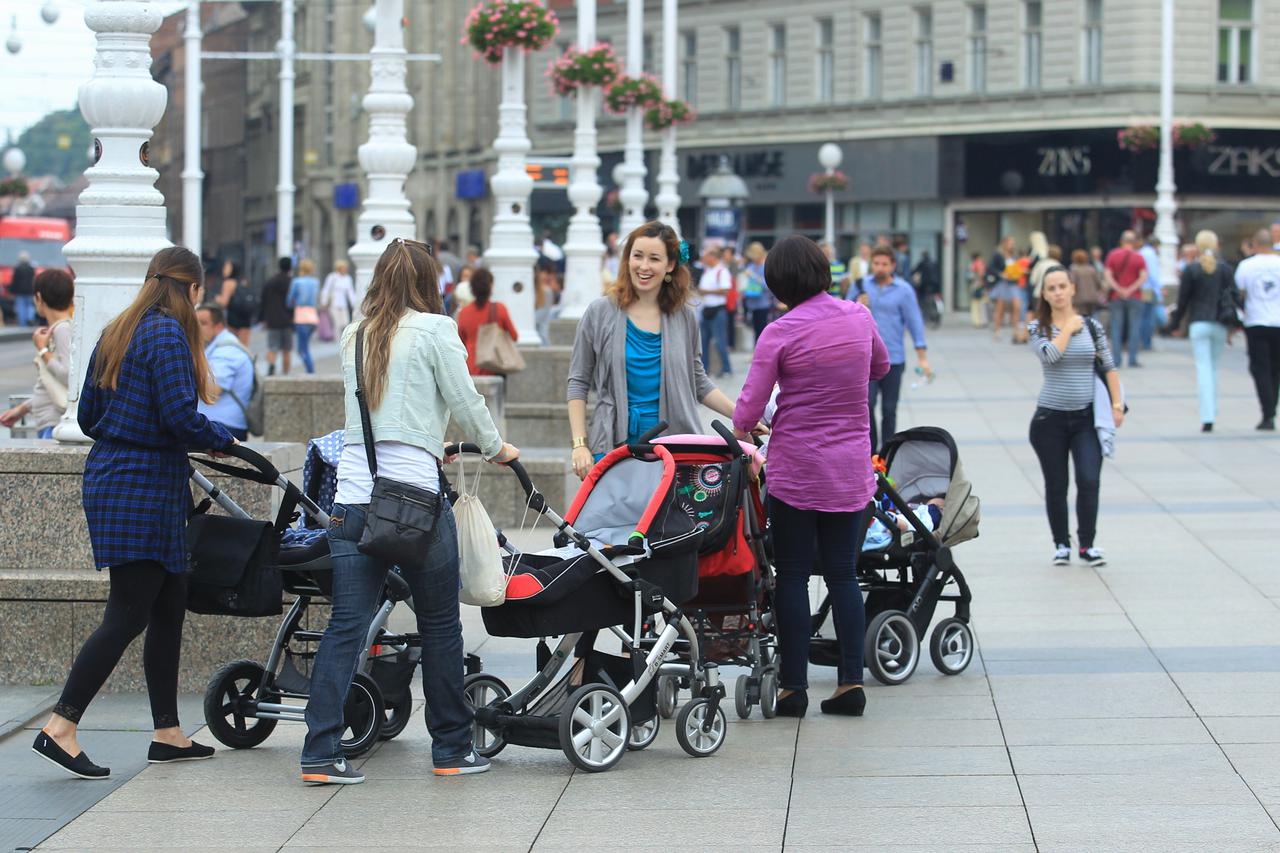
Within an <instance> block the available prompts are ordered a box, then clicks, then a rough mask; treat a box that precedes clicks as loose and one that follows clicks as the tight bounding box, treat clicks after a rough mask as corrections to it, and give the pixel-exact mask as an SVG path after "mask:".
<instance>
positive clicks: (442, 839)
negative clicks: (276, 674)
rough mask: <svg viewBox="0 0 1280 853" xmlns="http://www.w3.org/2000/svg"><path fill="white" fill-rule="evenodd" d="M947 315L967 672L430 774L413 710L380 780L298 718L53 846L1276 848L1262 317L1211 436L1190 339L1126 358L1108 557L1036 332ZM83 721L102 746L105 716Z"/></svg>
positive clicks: (1276, 722)
mask: <svg viewBox="0 0 1280 853" xmlns="http://www.w3.org/2000/svg"><path fill="white" fill-rule="evenodd" d="M948 323H949V325H948V327H947V328H946V329H944V330H942V331H939V332H931V333H930V340H931V349H930V357H931V361H932V362H933V364H934V366H935V368H936V369H937V371H938V378H937V381H936V382H934V383H932V384H927V385H926V384H920V385H919V386H918V387H913V385H912V380H911V379H910V373H909V374H908V377H909V378H908V381H907V383H906V384H907V386H908V387H904V389H903V396H904V399H903V404H902V408H901V412H900V421H899V425H900V426H902V427H906V426H911V425H918V424H932V425H939V426H943V427H945V428H947V429H948V430H950V431H951V433H952V434H953V435H954V436H955V438H956V440H957V443H958V444H959V447H960V452H961V456H962V458H963V459H964V463H965V467H966V469H967V472H968V474H969V476H970V479H971V480H972V481H973V483H974V486H975V488H976V490H977V493H978V494H979V495H980V496H981V498H982V500H983V520H982V527H981V536H980V537H979V538H978V539H976V540H974V541H972V542H969V543H966V544H964V545H962V546H960V547H959V548H958V549H957V550H956V554H955V556H956V560H957V562H958V563H959V565H960V566H961V567H962V569H963V570H964V572H965V573H966V575H967V577H968V578H969V581H970V583H971V585H972V587H973V595H974V603H973V626H974V629H975V632H976V635H977V639H978V642H979V645H980V654H979V655H977V656H976V658H975V660H974V661H973V664H972V665H971V666H970V667H969V669H968V670H967V671H966V672H964V673H963V674H961V675H959V676H955V677H944V676H941V675H939V674H938V673H937V672H936V671H935V670H934V669H933V667H932V666H931V665H930V663H929V662H928V660H927V656H926V659H925V660H924V661H923V662H922V663H921V665H920V668H919V670H918V671H917V672H916V674H915V676H914V677H913V678H912V679H911V680H910V681H909V682H907V683H906V684H904V685H902V686H898V687H884V686H881V685H879V684H877V683H875V682H871V683H870V684H869V685H868V701H867V711H866V716H865V717H863V718H861V719H847V718H829V717H824V716H823V715H822V714H821V713H819V712H818V710H817V707H816V706H817V701H816V700H817V699H819V698H821V697H823V696H825V695H826V694H827V693H828V692H829V691H830V690H831V689H832V687H833V686H834V684H835V674H834V671H833V670H829V669H818V668H815V669H814V670H813V671H812V673H811V694H812V697H813V700H814V701H813V704H812V706H811V710H810V714H809V716H808V717H806V718H805V719H803V720H794V719H775V720H770V721H765V720H762V719H761V718H760V716H759V712H758V710H757V712H756V713H755V715H754V716H753V717H752V718H751V719H750V720H746V721H739V720H737V719H736V718H734V717H733V715H732V713H730V717H731V718H732V719H731V724H730V726H729V731H728V736H727V739H726V742H725V745H724V747H723V748H722V749H721V750H720V752H719V753H718V754H716V755H715V756H713V757H710V758H705V759H694V758H689V757H687V756H686V755H685V754H684V753H683V752H682V751H681V749H680V748H679V746H678V745H677V744H676V740H675V736H674V731H673V729H674V726H670V725H668V726H666V727H664V729H663V730H662V731H661V732H660V734H659V736H658V739H657V742H656V743H655V744H654V745H653V746H652V747H650V748H649V749H648V750H646V751H644V752H638V753H629V754H627V755H626V756H625V757H624V759H623V760H622V762H621V763H620V764H619V765H618V766H617V767H616V768H615V769H613V770H612V771H610V772H608V773H604V774H596V775H593V774H586V773H582V772H575V771H574V770H573V769H572V767H571V765H570V764H569V762H568V761H567V760H566V759H565V757H564V756H563V755H562V754H560V753H559V752H558V751H555V752H553V751H539V750H532V749H526V748H520V747H509V748H507V749H506V750H505V751H504V752H503V753H502V754H501V755H500V756H498V758H497V759H495V761H494V769H493V772H491V773H489V774H486V775H482V776H475V777H471V778H461V779H444V780H441V779H435V778H432V777H431V775H430V769H429V768H430V753H429V741H428V737H427V733H426V729H425V726H424V725H423V723H422V721H421V717H420V716H419V717H416V718H415V719H414V721H413V722H412V723H411V724H410V726H409V728H408V729H407V730H406V731H405V732H404V733H403V734H402V735H401V736H400V737H399V738H397V739H395V740H394V741H390V742H388V743H384V744H382V745H380V746H379V747H378V748H377V749H376V750H375V751H374V752H373V753H372V754H370V755H369V756H367V757H366V758H365V759H363V760H362V761H361V762H359V763H360V765H361V766H362V767H363V769H364V771H365V773H366V774H367V776H368V782H367V783H366V784H364V785H360V786H355V787H350V788H308V787H304V786H302V785H301V784H300V783H299V781H298V765H297V761H298V753H299V747H300V744H301V740H302V734H303V731H302V728H301V727H299V726H296V725H288V724H282V725H281V726H280V727H279V728H277V730H276V732H275V733H274V734H273V735H272V736H271V737H270V738H269V739H268V740H267V741H266V743H265V744H263V745H262V746H260V747H258V748H256V749H253V750H248V751H242V752H236V751H231V750H226V749H222V750H220V751H219V752H218V755H217V756H216V758H215V759H214V760H212V761H206V762H200V763H195V764H186V765H175V766H156V767H149V768H147V769H144V770H142V771H141V772H140V773H138V774H137V775H136V776H134V777H133V778H132V779H131V780H129V781H127V782H126V783H125V784H123V785H121V786H119V787H118V788H117V789H115V790H114V791H111V792H110V794H109V795H108V796H106V797H105V798H103V799H102V800H101V801H100V802H98V803H97V804H96V805H94V806H92V808H89V809H88V810H87V811H85V812H84V813H83V814H82V815H81V816H80V817H79V818H77V819H75V820H73V821H71V822H70V823H69V824H68V825H67V826H65V828H63V829H62V830H61V831H59V832H57V833H56V834H54V835H52V837H50V838H48V840H47V841H45V842H44V843H43V844H42V845H40V849H42V850H43V849H49V850H56V849H75V850H86V849H108V848H117V847H128V848H130V849H134V850H150V849H163V848H179V847H180V848H185V849H188V850H205V849H209V850H215V849H216V850H246V851H247V850H254V851H258V850H261V851H275V850H323V849H334V850H337V849H353V848H364V849H376V850H403V849H415V848H442V849H449V850H483V851H490V850H491V851H534V853H549V851H568V850H575V851H576V850H581V849H592V850H602V851H607V850H619V851H621V850H626V851H645V850H655V851H656V850H670V849H673V848H675V847H677V846H679V847H687V848H688V849H694V850H709V851H735V853H736V852H737V851H778V850H783V849H785V850H795V851H807V850H813V851H817V850H830V851H836V850H840V851H850V850H891V851H908V850H961V851H979V850H1008V851H1015V850H1017V851H1024V850H1025V851H1031V850H1044V851H1049V850H1088V851H1095V850H1161V851H1178V850H1187V851H1192V850H1194V851H1258V850H1280V829H1278V828H1277V821H1280V573H1278V572H1277V565H1276V559H1275V556H1274V554H1275V550H1276V546H1275V541H1276V540H1275V536H1276V529H1277V527H1278V526H1280V525H1278V524H1277V520H1276V516H1277V513H1280V501H1278V500H1277V495H1276V492H1277V488H1280V487H1278V486H1277V483H1280V439H1277V438H1276V437H1275V436H1274V435H1268V434H1259V433H1256V432H1254V430H1253V425H1254V423H1255V422H1256V421H1257V420H1258V411H1257V405H1256V402H1255V400H1254V395H1253V390H1252V385H1251V383H1250V381H1249V378H1248V375H1247V372H1246V370H1245V362H1244V353H1243V342H1242V341H1238V342H1237V344H1236V346H1235V347H1232V348H1231V349H1229V350H1228V352H1227V355H1226V358H1225V364H1224V367H1223V370H1222V376H1221V380H1222V382H1221V396H1220V402H1221V408H1222V410H1221V413H1220V415H1219V418H1218V424H1217V428H1216V430H1215V432H1214V433H1213V434H1211V435H1201V434H1200V432H1199V418H1198V416H1197V411H1196V403H1195V399H1196V397H1195V383H1194V373H1193V368H1192V361H1191V357H1190V352H1189V349H1188V345H1187V344H1186V343H1185V342H1184V341H1160V342H1158V343H1157V346H1158V351H1157V352H1154V353H1149V354H1146V357H1145V366H1144V367H1143V368H1142V369H1140V370H1132V371H1126V372H1125V375H1124V381H1125V383H1126V385H1127V388H1128V392H1129V396H1130V402H1131V406H1132V411H1131V413H1130V416H1129V420H1128V422H1127V423H1126V425H1125V426H1124V428H1123V429H1122V430H1121V432H1120V436H1119V441H1118V446H1117V456H1116V458H1115V459H1114V460H1109V461H1108V462H1107V464H1106V465H1105V467H1104V470H1103V477H1102V515H1101V522H1100V534H1099V543H1098V544H1099V545H1100V546H1102V547H1103V548H1105V550H1106V552H1107V558H1108V561H1109V564H1108V565H1107V566H1106V567H1105V568H1101V569H1097V570H1093V569H1088V568H1084V567H1082V566H1080V565H1079V564H1078V563H1077V564H1073V565H1072V566H1070V567H1066V568H1055V567H1052V566H1051V565H1049V557H1050V556H1051V552H1052V545H1053V543H1052V541H1051V538H1050V535H1049V532H1048V528H1047V523H1046V521H1045V518H1044V512H1043V508H1042V481H1041V477H1040V473H1039V469H1038V466H1037V464H1036V461H1035V457H1034V455H1033V453H1032V451H1031V448H1030V447H1029V445H1028V443H1027V426H1028V422H1029V419H1030V416H1031V412H1032V409H1033V408H1034V399H1035V394H1036V391H1037V389H1038V387H1039V367H1038V366H1037V363H1036V361H1035V359H1034V358H1033V356H1032V355H1031V354H1030V353H1029V352H1028V351H1027V348H1026V347H1014V346H1010V344H1009V343H1008V341H1007V339H1006V340H1004V341H1000V342H992V340H991V336H990V334H989V333H988V332H986V331H975V330H971V329H969V328H968V327H967V323H966V322H965V318H960V317H952V318H948ZM745 367H746V357H745V356H744V357H742V360H741V362H740V363H737V364H735V368H736V370H737V375H738V377H741V375H742V373H743V372H745ZM832 367H833V369H836V368H838V366H836V365H833V366H832ZM512 381H519V380H518V378H517V379H513V380H512ZM814 439H815V441H821V440H822V439H823V437H822V436H815V437H814ZM544 527H545V525H544ZM542 532H543V533H545V530H544V531H542ZM546 539H547V537H546V536H541V537H540V536H539V535H538V531H535V532H534V533H533V534H522V535H520V536H519V537H518V541H520V542H522V543H525V544H527V545H530V546H532V545H533V543H534V540H537V541H539V542H541V543H545V542H546ZM814 594H815V596H816V595H817V594H818V591H817V590H816V589H815V591H814ZM465 610H466V613H465V615H464V626H465V631H466V637H467V643H468V648H470V649H472V650H474V651H476V652H478V653H479V654H480V655H481V656H482V657H483V658H484V660H485V664H486V669H490V670H492V671H494V672H496V673H497V674H498V675H500V676H502V677H504V678H505V679H507V681H508V683H522V682H523V680H525V679H526V678H528V676H529V675H530V673H531V670H532V668H533V642H532V641H523V640H507V639H503V640H499V639H486V638H485V636H484V633H483V627H482V625H481V621H480V618H479V613H478V612H477V611H476V610H475V609H474V608H465ZM940 615H942V616H945V615H950V614H949V611H945V612H942V613H941V614H940ZM265 652H266V650H265V649H264V650H263V653H264V655H265ZM725 675H726V680H727V681H728V683H729V685H730V687H732V682H733V678H734V676H735V675H736V672H734V671H732V670H728V671H726V672H725ZM120 701H125V700H120ZM133 702H134V704H135V705H136V713H137V717H136V719H137V721H138V723H139V727H145V726H143V725H142V724H145V721H146V719H147V717H146V712H145V708H146V705H145V701H144V700H143V698H142V697H134V698H133ZM420 702H421V697H420V696H419V703H420ZM195 707H198V706H197V704H196V702H195V701H191V702H189V703H188V704H185V705H184V711H185V712H186V713H187V717H186V722H187V724H188V727H189V728H191V729H195V728H198V726H199V725H200V721H199V719H198V712H197V711H196V710H195ZM187 708H190V709H191V710H189V711H187V710H186V709H187ZM197 736H198V737H201V738H202V739H203V740H205V741H211V738H210V736H209V735H208V733H207V732H203V733H202V734H200V735H197ZM15 737H16V741H15V738H10V739H9V741H8V742H6V743H4V744H0V762H2V763H3V764H4V765H5V767H6V770H7V771H8V773H7V775H13V776H19V777H21V778H23V779H31V780H32V782H33V784H39V786H40V790H41V792H42V793H43V794H44V796H45V797H47V798H50V799H51V800H58V798H63V799H66V800H69V799H71V798H75V797H79V796H82V795H83V794H84V792H85V791H86V789H87V788H89V787H90V786H92V785H95V784H97V783H92V782H79V781H71V780H61V779H56V778H54V777H51V775H50V774H52V773H53V771H52V770H47V769H45V768H44V767H40V766H38V765H35V764H34V763H32V762H34V761H35V757H34V756H32V755H31V754H30V753H29V752H26V751H25V750H26V747H27V741H28V740H29V738H30V732H29V731H28V732H26V733H23V732H19V733H18V734H17V735H16V736H15ZM138 737H139V738H141V739H140V740H138V747H137V748H138V749H139V750H140V749H141V742H142V741H143V740H145V736H143V735H138ZM135 739H136V738H135ZM84 744H85V746H86V748H87V749H88V750H89V751H90V754H91V755H94V756H97V755H98V754H99V753H100V752H101V751H103V750H104V748H105V744H104V738H103V735H102V734H100V733H99V732H96V731H90V732H86V733H85V735H84Z"/></svg>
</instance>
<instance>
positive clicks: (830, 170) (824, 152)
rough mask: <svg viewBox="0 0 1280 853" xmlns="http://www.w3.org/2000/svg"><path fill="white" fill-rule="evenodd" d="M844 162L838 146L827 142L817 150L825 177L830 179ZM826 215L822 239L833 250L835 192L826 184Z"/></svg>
mask: <svg viewBox="0 0 1280 853" xmlns="http://www.w3.org/2000/svg"><path fill="white" fill-rule="evenodd" d="M842 160H844V152H843V151H841V150H840V146H839V145H836V144H835V143H834V142H828V143H826V144H824V145H823V146H822V147H821V148H819V149H818V164H819V165H821V166H822V168H824V169H826V170H827V177H831V176H832V175H834V174H835V173H836V168H837V167H839V165H840V163H841V161H842ZM826 195H827V213H826V219H825V222H824V225H823V231H822V239H823V240H825V241H826V242H827V244H828V245H829V246H831V247H832V248H833V249H834V248H835V245H836V192H835V190H834V189H833V188H832V187H831V184H830V183H828V184H827V190H826Z"/></svg>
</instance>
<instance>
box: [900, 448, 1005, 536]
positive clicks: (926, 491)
mask: <svg viewBox="0 0 1280 853" xmlns="http://www.w3.org/2000/svg"><path fill="white" fill-rule="evenodd" d="M884 454H885V464H886V466H887V468H888V476H889V479H891V480H893V483H894V487H895V489H896V490H897V492H898V494H899V495H901V496H902V499H903V500H905V501H907V502H908V503H922V502H924V501H927V500H930V499H931V498H943V499H945V501H946V506H945V507H943V509H942V520H941V521H940V522H939V523H938V529H937V531H936V533H937V535H938V538H939V539H940V540H942V544H944V545H957V544H959V543H961V542H967V541H969V540H970V539H973V538H975V537H976V536H977V535H978V522H979V520H980V518H981V501H979V500H978V496H977V495H975V494H974V493H973V485H972V484H971V483H970V482H969V480H968V479H967V478H966V477H965V475H964V466H963V465H962V464H961V463H960V453H959V452H958V451H957V450H956V442H955V439H953V438H952V437H951V433H949V432H947V431H946V430H945V429H942V428H941V427H915V428H914V429H908V430H903V431H902V432H900V433H897V434H896V435H894V436H893V438H891V439H889V440H888V441H887V442H885V451H884ZM902 509H904V510H905V507H903V508H902Z"/></svg>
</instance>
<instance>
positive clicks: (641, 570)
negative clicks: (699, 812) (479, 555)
mask: <svg viewBox="0 0 1280 853" xmlns="http://www.w3.org/2000/svg"><path fill="white" fill-rule="evenodd" d="M461 450H462V452H475V450H476V448H474V447H473V446H468V445H463V446H462V448H461ZM446 452H450V451H446ZM676 482H677V466H676V462H675V459H674V458H673V455H672V453H671V451H670V450H668V449H667V448H666V447H663V446H662V445H660V444H636V445H631V446H625V445H624V446H621V447H618V448H615V449H614V450H613V451H612V452H610V453H609V454H607V455H606V456H605V457H604V458H603V459H601V460H600V461H599V462H597V463H596V465H595V467H594V468H592V470H591V472H590V474H588V476H587V478H586V481H585V482H584V483H583V484H582V487H581V488H580V489H579V491H578V494H577V496H576V497H575V499H574V501H573V505H572V506H571V507H570V508H569V510H568V511H567V512H566V513H565V517H564V518H563V519H562V518H561V517H560V516H558V515H557V514H556V513H555V512H554V511H553V510H551V509H550V508H549V507H548V506H547V505H546V501H545V500H544V498H543V496H542V495H541V494H539V493H538V492H537V491H536V490H534V489H533V487H532V485H531V484H530V483H529V482H528V479H527V478H522V479H521V484H522V485H523V486H524V488H525V492H526V494H527V497H528V501H527V505H528V506H529V508H530V509H532V510H534V511H535V512H537V513H539V514H541V515H543V516H545V517H546V518H548V519H549V520H550V521H551V522H552V523H553V524H555V526H556V527H557V529H558V531H559V533H557V534H556V537H555V540H554V544H555V545H556V546H557V547H555V548H554V549H551V550H547V551H543V552H540V553H536V554H529V553H526V554H519V555H516V554H515V552H514V551H511V552H510V553H511V554H512V559H513V560H514V561H515V562H514V567H513V570H512V574H511V577H510V579H509V582H508V585H507V599H506V603H504V604H502V605H500V606H497V607H487V608H485V609H484V610H483V617H484V624H485V628H486V629H487V630H488V632H489V633H490V634H491V635H493V636H497V637H528V638H539V642H538V646H537V666H538V670H539V671H538V673H537V674H536V675H535V676H534V677H533V679H532V680H531V681H530V682H529V683H528V684H526V685H524V686H523V687H521V688H520V689H519V690H517V691H516V692H515V693H512V692H511V691H510V690H509V689H508V688H507V686H506V685H505V684H503V683H502V681H500V680H499V679H497V678H495V677H493V676H490V675H487V674H483V675H481V676H477V677H476V678H487V679H489V682H488V685H487V692H488V697H491V698H489V701H487V702H483V703H481V702H476V703H475V704H476V706H477V710H476V723H475V725H476V732H475V745H476V751H477V752H478V753H480V754H481V755H484V756H486V757H488V756H493V755H496V754H497V753H498V752H500V751H501V750H502V749H503V748H504V747H505V746H506V745H507V744H518V745H521V746H531V747H540V748H544V749H556V748H559V749H561V750H563V752H564V754H565V755H566V756H567V757H568V758H569V760H570V761H571V762H573V764H574V765H575V766H576V767H579V768H581V769H583V770H587V771H593V772H595V771H603V770H608V769H609V768H611V767H613V766H614V765H615V764H617V763H618V761H620V760H621V758H622V756H623V754H624V753H625V752H626V751H627V750H628V749H643V748H645V747H646V746H648V745H650V744H651V743H653V741H654V739H656V737H657V735H658V725H659V717H658V715H657V711H656V707H655V697H654V691H655V686H656V678H657V677H658V676H659V675H676V676H680V677H683V678H684V679H686V680H687V681H688V683H689V684H691V685H692V688H693V694H694V698H693V699H692V700H691V701H690V702H689V703H688V704H686V705H685V706H684V707H683V708H682V709H681V711H680V714H679V716H678V718H677V720H676V726H677V729H676V739H677V740H678V741H679V743H680V745H681V747H683V748H684V750H685V751H686V752H687V753H689V754H690V755H693V756H706V755H710V754H712V753H714V752H715V751H716V750H717V749H719V748H720V746H721V744H722V743H724V737H725V734H726V728H727V726H726V720H725V713H724V709H723V708H722V707H721V700H722V699H723V698H724V695H725V690H724V686H723V685H722V684H720V681H719V676H718V670H717V668H716V665H715V664H714V663H705V664H704V663H703V662H702V660H701V656H700V653H699V644H698V634H697V632H696V631H695V629H694V627H693V625H692V624H691V623H690V621H689V619H688V618H687V616H686V614H685V611H684V609H683V607H682V604H683V603H684V602H686V601H688V600H690V599H692V598H693V597H694V596H695V595H696V594H697V592H698V545H699V543H700V542H701V541H702V537H703V531H702V529H700V528H699V527H697V526H696V525H695V524H694V521H693V519H691V518H690V516H689V515H688V514H687V513H686V512H685V511H684V510H683V509H682V508H681V506H680V504H679V502H678V501H677V499H676ZM651 617H656V619H655V620H654V621H655V622H656V621H658V620H660V621H661V626H660V627H655V630H654V632H651V633H648V634H646V632H645V630H644V625H645V623H646V621H647V620H650V619H651ZM603 628H607V629H609V630H610V631H611V632H612V633H613V634H614V635H616V636H617V637H618V638H619V639H620V640H621V641H622V646H623V655H622V656H616V655H609V654H604V653H601V652H598V651H594V650H593V651H592V652H591V653H590V655H588V656H587V658H586V660H585V666H584V667H583V669H582V670H581V672H582V683H581V685H572V684H570V680H571V679H572V678H573V675H574V668H573V667H568V668H567V669H568V672H566V673H565V674H564V675H563V676H561V677H558V676H559V674H560V672H561V670H562V669H566V667H565V664H566V662H567V661H568V660H569V658H570V656H571V653H572V651H573V649H574V646H575V645H576V643H577V641H578V639H579V637H580V636H581V635H582V634H583V633H584V632H587V631H594V630H597V629H603ZM547 637H561V639H560V641H559V642H558V643H557V644H556V646H555V648H554V649H552V648H551V647H550V646H549V645H548V644H547V642H546V639H545V638H547ZM678 639H681V641H682V643H683V644H684V645H685V647H686V648H687V650H688V652H687V656H686V657H685V659H684V660H679V659H677V658H675V657H674V656H673V654H672V652H673V649H674V647H675V646H676V643H677V640H678ZM488 697H486V698H488Z"/></svg>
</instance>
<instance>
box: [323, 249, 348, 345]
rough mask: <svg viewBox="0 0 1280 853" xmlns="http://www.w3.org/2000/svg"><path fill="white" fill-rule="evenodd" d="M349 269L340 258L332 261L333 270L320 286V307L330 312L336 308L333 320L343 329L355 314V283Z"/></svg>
mask: <svg viewBox="0 0 1280 853" xmlns="http://www.w3.org/2000/svg"><path fill="white" fill-rule="evenodd" d="M349 269H350V267H348V266H347V262H346V261H344V260H342V259H341V258H339V259H338V260H336V261H334V262H333V272H331V273H329V274H328V275H327V276H325V277H324V284H323V285H322V286H321V287H320V307H321V309H323V310H325V311H328V312H330V313H331V314H332V313H333V311H334V309H337V311H338V313H337V316H335V317H334V322H335V323H340V324H341V325H340V326H339V329H345V328H346V327H347V326H348V325H350V323H351V322H352V321H353V320H354V319H355V316H356V301H357V300H356V285H355V282H354V281H352V280H351V275H350V273H349V272H348V270H349Z"/></svg>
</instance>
